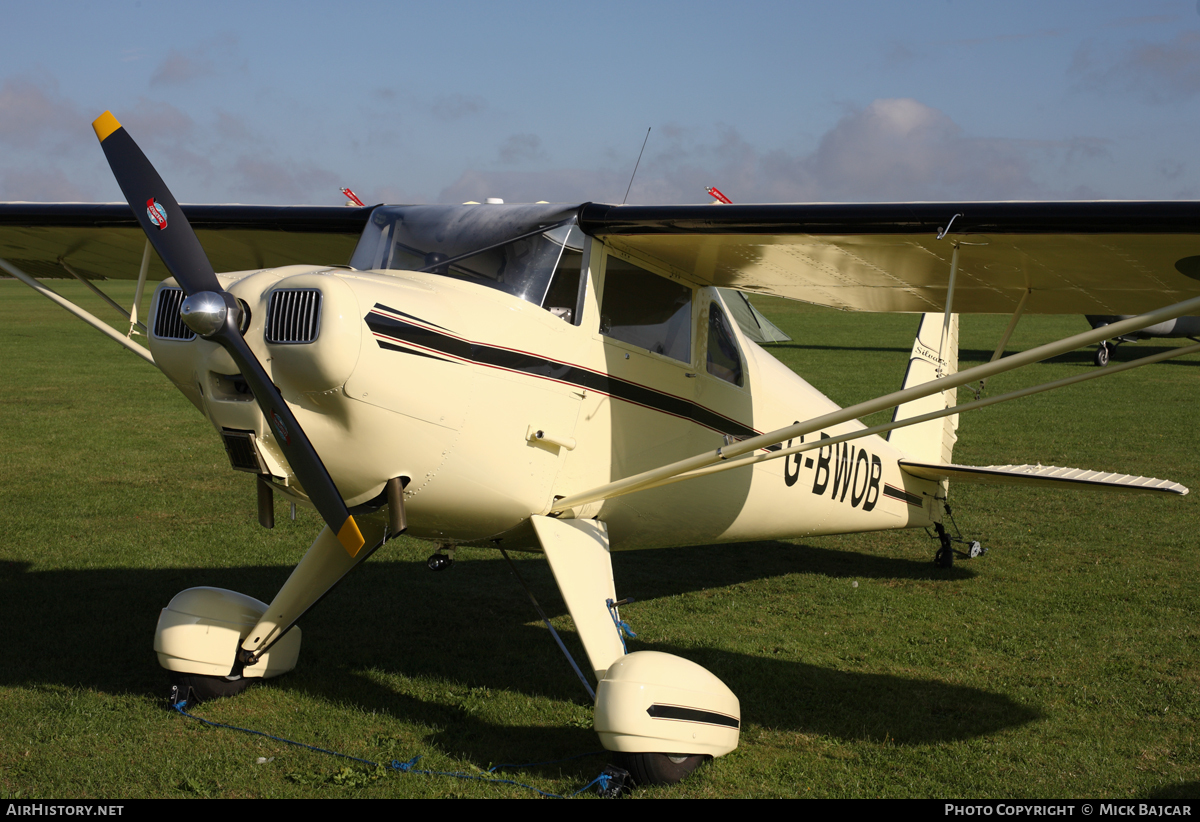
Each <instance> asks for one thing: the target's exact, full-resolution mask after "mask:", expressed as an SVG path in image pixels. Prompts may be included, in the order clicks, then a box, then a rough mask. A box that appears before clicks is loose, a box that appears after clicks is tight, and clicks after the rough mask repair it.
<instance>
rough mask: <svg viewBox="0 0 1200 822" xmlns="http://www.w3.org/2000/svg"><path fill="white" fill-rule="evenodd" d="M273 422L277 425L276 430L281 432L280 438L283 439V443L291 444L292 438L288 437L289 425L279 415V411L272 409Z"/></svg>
mask: <svg viewBox="0 0 1200 822" xmlns="http://www.w3.org/2000/svg"><path fill="white" fill-rule="evenodd" d="M271 424H272V425H274V426H275V432H276V433H277V434H279V438H280V439H281V440H283V444H284V445H291V444H292V440H291V439H290V438H289V437H288V430H287V426H286V425H284V424H283V417H281V416H279V412H278V411H274V410H272V411H271Z"/></svg>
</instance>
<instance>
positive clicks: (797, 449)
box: [614, 343, 1200, 496]
mask: <svg viewBox="0 0 1200 822" xmlns="http://www.w3.org/2000/svg"><path fill="white" fill-rule="evenodd" d="M1185 354H1200V343H1198V344H1196V345H1188V346H1185V347H1183V348H1172V349H1168V350H1166V351H1160V352H1159V353H1157V354H1152V355H1150V356H1146V357H1141V358H1139V359H1136V360H1130V361H1129V362H1125V363H1121V364H1120V365H1115V366H1113V367H1112V368H1111V369H1109V368H1106V369H1104V370H1096V371H1089V372H1087V373H1084V374H1077V375H1075V376H1074V377H1064V378H1063V379H1061V380H1055V381H1054V382H1046V383H1042V384H1041V385H1034V386H1031V387H1029V388H1020V389H1017V390H1016V391H1010V392H1008V393H1007V394H1000V395H998V396H995V397H987V398H985V399H980V400H975V401H974V402H968V403H965V404H963V405H952V406H950V407H948V408H944V409H941V410H939V411H930V412H929V413H928V414H922V415H920V416H919V417H909V418H908V419H903V420H894V421H892V422H889V423H884V424H882V425H874V426H872V427H870V428H860V429H858V430H857V431H851V432H849V433H846V434H839V435H838V436H836V437H824V438H822V439H818V440H810V441H808V442H806V443H802V444H800V445H794V446H792V447H791V448H783V449H780V450H779V451H771V452H769V453H767V454H757V455H754V456H751V457H749V458H745V459H739V460H736V461H734V462H722V463H719V464H717V465H710V466H708V467H707V468H698V469H696V470H695V471H689V472H688V473H686V474H676V475H675V476H673V477H668V478H667V479H664V480H659V481H658V482H655V483H652V484H650V485H645V486H642V487H641V488H639V489H638V490H639V491H645V490H648V489H650V488H657V487H659V486H660V485H670V484H672V483H675V482H682V481H683V480H689V479H695V478H696V477H705V476H708V475H709V474H719V473H721V472H722V471H728V470H731V469H733V468H743V467H745V466H747V465H757V464H758V463H760V462H770V461H771V460H777V459H780V458H781V457H790V456H792V455H793V454H802V453H804V452H805V451H812V450H814V449H816V448H824V447H827V446H830V445H836V444H837V443H839V442H848V441H850V440H856V439H861V438H862V437H869V436H870V435H872V434H882V433H884V432H885V431H892V430H894V429H896V428H904V427H906V426H909V425H916V424H917V423H921V422H926V421H928V420H936V419H938V418H940V417H949V416H951V415H952V414H958V413H961V412H964V411H974V410H975V409H977V408H985V407H987V406H989V405H996V404H997V403H1001V402H1008V401H1009V400H1017V399H1020V398H1022V397H1029V396H1032V395H1034V394H1040V393H1042V392H1043V391H1053V390H1054V389H1056V388H1065V387H1066V386H1068V385H1074V384H1075V383H1079V382H1086V381H1087V380H1090V379H1093V378H1095V377H1101V376H1105V375H1106V374H1118V373H1120V372H1121V371H1127V370H1129V369H1130V368H1137V367H1138V366H1141V365H1152V364H1153V363H1156V362H1162V361H1163V360H1170V359H1174V358H1175V357H1182V356H1184V355H1185ZM903 464H904V463H901V465H902V466H903ZM1060 470H1061V469H1060ZM909 473H912V472H911V471H910V472H909ZM1170 484H1171V485H1175V483H1170ZM1150 490H1172V489H1170V488H1157V487H1156V488H1152V489H1150ZM1176 493H1178V492H1176ZM614 496H619V495H614Z"/></svg>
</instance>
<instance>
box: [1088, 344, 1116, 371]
mask: <svg viewBox="0 0 1200 822" xmlns="http://www.w3.org/2000/svg"><path fill="white" fill-rule="evenodd" d="M1110 354H1112V347H1110V346H1109V344H1108V343H1107V342H1102V343H1100V345H1099V346H1097V347H1096V356H1095V357H1093V358H1092V362H1094V363H1096V365H1097V366H1099V367H1100V368H1103V367H1104V366H1106V365H1108V358H1109V355H1110Z"/></svg>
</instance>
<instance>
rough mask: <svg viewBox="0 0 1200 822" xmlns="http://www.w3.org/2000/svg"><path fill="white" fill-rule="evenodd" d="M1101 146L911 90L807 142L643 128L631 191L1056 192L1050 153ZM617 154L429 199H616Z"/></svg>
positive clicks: (466, 179)
mask: <svg viewBox="0 0 1200 822" xmlns="http://www.w3.org/2000/svg"><path fill="white" fill-rule="evenodd" d="M656 137H657V138H658V139H657V145H656ZM1107 150H1108V146H1107V143H1106V142H1105V141H1103V140H1098V139H1094V138H1076V139H1073V140H1066V141H1034V140H1013V139H1005V138H983V137H973V136H970V135H968V134H966V133H965V132H964V130H963V128H962V127H961V126H959V125H958V124H957V123H955V122H954V120H952V119H951V118H950V117H949V116H948V115H946V114H945V113H944V112H942V111H939V110H938V109H936V108H933V107H931V106H928V105H925V104H924V103H921V102H919V101H917V100H913V99H909V98H901V99H882V100H876V101H874V102H872V103H871V104H870V105H868V106H867V107H865V108H863V109H861V110H855V111H851V112H849V113H847V114H846V115H845V116H843V117H842V118H841V120H839V121H838V122H837V123H836V124H835V125H834V126H833V127H832V128H831V129H830V130H829V131H827V132H826V133H825V134H824V135H823V136H822V137H821V138H820V140H819V141H818V144H817V146H816V148H815V149H813V150H811V151H808V152H796V151H789V150H787V149H775V150H771V151H765V152H764V151H762V150H761V149H759V148H757V147H755V146H753V145H751V144H750V143H749V142H748V141H747V140H746V139H745V138H743V137H742V136H741V135H740V134H739V133H738V132H737V131H736V130H735V129H733V128H729V127H722V128H720V129H719V130H718V134H717V135H716V138H715V139H713V138H712V137H711V136H709V133H708V132H705V133H701V132H699V131H697V130H695V129H686V128H683V127H680V126H677V125H668V126H665V127H663V128H661V129H659V130H658V131H657V132H656V133H653V134H651V137H650V145H649V146H648V148H647V150H646V156H645V157H644V158H643V160H642V163H641V167H640V169H639V171H638V174H637V178H636V179H635V180H634V183H633V187H632V190H631V192H630V195H629V202H636V203H696V202H707V201H708V199H709V198H708V196H707V195H706V194H705V193H704V188H705V187H706V186H709V185H716V186H717V187H718V188H720V189H721V190H722V191H723V192H724V193H725V194H727V195H728V196H729V197H730V198H731V199H733V201H734V202H741V203H749V202H819V201H843V202H855V201H858V202H872V201H874V202H879V201H889V200H894V201H911V200H976V199H977V200H988V199H997V200H1003V199H1024V198H1029V199H1037V198H1045V197H1055V196H1059V197H1063V196H1070V195H1071V193H1069V192H1062V191H1054V190H1049V189H1048V187H1047V186H1045V185H1043V184H1042V183H1040V182H1039V180H1040V179H1041V175H1040V174H1039V172H1040V171H1044V170H1045V168H1046V167H1047V164H1049V166H1051V167H1057V166H1058V165H1062V164H1068V163H1072V162H1078V161H1080V160H1085V159H1095V158H1097V157H1103V156H1105V155H1106V153H1107ZM625 162H626V161H625V160H624V159H617V158H615V157H612V158H610V163H609V166H608V167H607V168H604V169H597V170H587V171H585V170H580V169H562V170H543V171H530V172H520V171H489V170H484V169H470V170H468V171H466V172H464V173H463V175H462V176H461V177H460V178H459V179H458V180H457V181H455V182H454V183H453V184H451V185H450V186H448V187H446V188H445V189H444V190H443V191H442V192H441V194H440V195H439V196H438V200H439V201H441V202H463V201H464V200H479V199H482V198H483V197H504V198H505V199H506V200H509V201H515V202H527V201H531V200H550V201H554V202H572V201H586V200H596V201H605V202H620V201H621V198H622V197H623V196H624V194H625V188H626V186H627V185H628V182H629V176H628V175H629V173H630V172H631V171H632V165H630V166H629V167H628V168H626V167H624V165H625ZM1088 193H1089V194H1094V193H1095V192H1092V191H1091V190H1090V189H1088ZM1076 196H1078V192H1076Z"/></svg>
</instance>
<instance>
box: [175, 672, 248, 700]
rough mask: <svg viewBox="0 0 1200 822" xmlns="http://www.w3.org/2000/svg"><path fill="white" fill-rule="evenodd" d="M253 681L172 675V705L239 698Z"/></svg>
mask: <svg viewBox="0 0 1200 822" xmlns="http://www.w3.org/2000/svg"><path fill="white" fill-rule="evenodd" d="M252 681H253V680H251V679H247V678H246V677H244V676H239V677H238V678H237V679H230V678H228V677H224V676H205V675H204V674H180V673H173V674H171V705H173V706H174V705H178V704H179V703H180V702H183V703H185V706H189V705H196V704H199V703H201V702H211V701H212V700H214V699H221V698H222V697H226V696H237V695H238V694H240V693H241V692H242V691H244V690H246V688H248V687H249V686H250V683H251V682H252Z"/></svg>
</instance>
